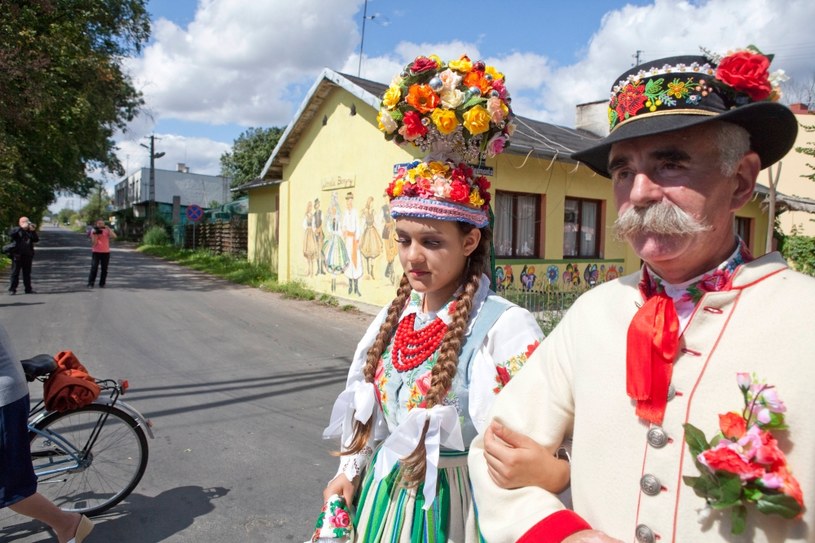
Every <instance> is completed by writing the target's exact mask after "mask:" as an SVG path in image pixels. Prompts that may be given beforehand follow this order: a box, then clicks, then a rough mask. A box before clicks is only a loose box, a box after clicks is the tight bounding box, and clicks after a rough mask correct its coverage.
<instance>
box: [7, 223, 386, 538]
mask: <svg viewBox="0 0 815 543" xmlns="http://www.w3.org/2000/svg"><path fill="white" fill-rule="evenodd" d="M89 266H90V248H89V243H88V241H87V239H86V238H85V237H84V236H82V235H81V234H76V233H73V232H69V231H67V230H61V229H58V228H49V227H44V229H43V231H42V232H41V243H40V245H39V248H38V249H37V253H36V256H35V260H34V272H33V284H34V289H35V290H36V291H37V293H36V294H17V295H16V296H8V295H6V294H5V290H6V288H7V287H6V285H7V274H8V272H7V271H6V272H4V273H0V281H6V282H4V283H3V289H2V294H0V322H2V324H3V325H4V326H5V327H6V329H7V330H8V332H9V334H10V336H11V338H12V341H13V344H14V346H15V349H16V350H17V352H18V355H19V356H20V357H21V358H27V357H29V356H33V355H34V354H38V353H50V354H54V353H57V352H59V351H63V350H72V351H74V353H75V354H76V355H77V356H78V358H79V359H80V360H81V361H82V362H83V363H84V364H85V365H86V366H87V367H88V369H89V371H90V372H91V373H92V374H93V375H95V376H98V377H112V378H120V379H128V380H129V381H130V385H131V389H130V391H129V392H128V394H127V395H126V396H125V398H124V399H125V400H126V401H127V402H128V403H130V404H131V405H133V406H134V407H136V408H137V409H138V410H139V411H141V412H142V413H143V414H144V415H145V416H146V417H148V418H150V419H151V420H152V421H153V424H154V431H155V434H156V438H155V439H153V440H151V441H150V444H149V445H150V461H149V464H148V466H147V472H146V474H145V476H144V478H143V479H142V481H141V483H140V484H139V486H138V487H137V489H136V491H135V492H134V493H133V494H132V495H131V496H130V497H129V498H127V499H126V501H125V502H123V503H122V504H120V505H118V506H117V507H115V508H114V509H113V510H112V511H111V512H110V513H109V514H107V515H104V516H102V517H97V525H96V529H95V530H94V532H93V533H92V534H91V536H90V537H88V539H87V540H86V541H87V542H88V543H99V542H112V541H115V542H116V543H137V542H138V543H152V542H158V541H170V542H221V541H223V542H230V543H231V542H255V541H257V542H278V541H279V542H289V541H295V542H302V541H306V540H307V539H308V538H309V537H310V536H311V531H312V530H313V525H314V521H315V519H316V516H317V514H318V513H319V509H320V506H321V501H322V500H321V492H322V488H323V487H324V485H325V483H326V482H327V481H328V480H329V479H330V478H331V477H333V475H334V472H335V470H336V465H337V464H336V460H335V459H334V458H333V457H331V456H330V454H329V452H330V451H331V450H333V449H334V448H335V447H336V443H333V442H326V441H323V440H322V439H321V432H322V429H323V428H324V426H325V425H326V423H327V421H328V416H329V414H330V411H331V405H332V403H333V400H334V398H335V397H336V395H337V394H338V393H339V392H340V391H341V390H342V388H343V384H344V381H345V377H346V373H347V369H348V365H349V363H350V359H351V357H352V355H353V351H354V347H355V345H356V342H357V341H358V339H359V338H360V337H361V336H362V334H363V332H364V330H365V327H366V326H367V324H368V323H369V322H370V321H371V320H372V318H373V316H372V315H371V314H369V313H365V312H343V311H340V310H337V309H333V308H328V307H324V306H320V305H318V304H315V303H312V302H300V301H291V300H285V299H283V298H281V297H280V296H278V295H275V294H270V293H264V292H261V291H259V290H257V289H252V288H247V287H242V286H236V285H232V284H229V283H227V282H224V281H221V280H218V279H214V278H211V277H208V276H205V275H203V274H200V273H197V272H194V271H190V270H188V269H186V268H182V267H179V266H176V265H173V264H168V263H166V262H164V261H161V260H158V259H154V258H151V257H148V256H145V255H142V254H141V253H138V252H136V251H134V250H132V249H130V248H126V247H123V246H121V245H118V244H117V245H114V249H113V251H112V256H111V265H110V272H109V275H108V281H107V288H105V289H99V288H96V289H93V290H89V289H87V288H86V287H85V285H86V283H87V273H88V269H89ZM18 292H22V289H20V290H19V291H18ZM40 388H41V387H40V386H39V384H38V383H35V384H34V385H32V390H31V392H32V397H37V396H39V395H40V394H41V391H40ZM0 541H2V542H7V541H15V542H21V543H35V542H37V543H39V542H46V541H49V542H50V541H54V540H53V539H52V537H51V534H50V532H48V531H47V530H45V529H43V528H42V525H40V524H39V523H36V522H32V521H30V520H28V519H26V518H24V517H20V516H14V515H10V514H9V512H8V510H0Z"/></svg>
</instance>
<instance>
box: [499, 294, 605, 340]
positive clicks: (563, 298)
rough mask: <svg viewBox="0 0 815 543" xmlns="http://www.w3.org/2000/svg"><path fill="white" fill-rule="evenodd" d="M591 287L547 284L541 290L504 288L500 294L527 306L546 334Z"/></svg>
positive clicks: (524, 306)
mask: <svg viewBox="0 0 815 543" xmlns="http://www.w3.org/2000/svg"><path fill="white" fill-rule="evenodd" d="M589 288H590V287H576V288H569V289H562V290H561V289H559V288H555V287H553V286H551V285H550V286H547V287H546V288H544V289H540V290H525V289H514V288H508V289H502V290H499V292H498V293H499V294H500V295H501V296H503V297H504V298H506V299H507V300H509V301H511V302H513V303H515V304H518V305H519V306H521V307H523V308H526V309H527V310H529V312H530V313H532V314H533V315H534V316H535V319H537V321H538V324H540V327H541V329H542V330H543V333H544V334H548V333H549V332H551V331H552V329H553V328H554V327H555V325H557V323H558V322H560V319H561V318H563V315H564V314H565V313H566V310H568V309H569V308H570V307H571V306H572V304H573V303H574V301H575V300H576V299H577V297H578V296H580V295H581V294H583V293H584V292H586V291H587V290H588V289H589Z"/></svg>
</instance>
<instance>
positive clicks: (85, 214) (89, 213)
mask: <svg viewBox="0 0 815 543" xmlns="http://www.w3.org/2000/svg"><path fill="white" fill-rule="evenodd" d="M109 204H110V196H108V193H107V191H106V190H105V189H104V187H102V185H98V186H97V188H96V190H94V191H93V192H92V193H91V194H90V196H89V197H88V203H87V204H85V206H83V207H82V209H81V210H79V217H80V218H81V220H82V221H84V222H85V223H86V224H91V223H95V222H96V221H97V219H104V220H105V221H107V218H108V215H110V212H109V211H108V205H109Z"/></svg>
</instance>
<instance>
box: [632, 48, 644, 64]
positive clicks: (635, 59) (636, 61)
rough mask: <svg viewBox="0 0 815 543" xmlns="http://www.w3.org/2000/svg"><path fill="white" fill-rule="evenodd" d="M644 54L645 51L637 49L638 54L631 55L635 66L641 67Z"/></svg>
mask: <svg viewBox="0 0 815 543" xmlns="http://www.w3.org/2000/svg"><path fill="white" fill-rule="evenodd" d="M644 52H645V51H641V50H639V49H637V52H636V53H634V54H633V55H631V58H633V59H634V66H639V65H640V55H642V54H643V53H644Z"/></svg>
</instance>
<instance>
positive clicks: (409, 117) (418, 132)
mask: <svg viewBox="0 0 815 543" xmlns="http://www.w3.org/2000/svg"><path fill="white" fill-rule="evenodd" d="M402 122H403V123H404V126H403V128H404V129H405V134H404V136H405V139H411V138H414V137H418V136H424V135H425V134H427V127H426V126H425V125H424V124H422V116H421V115H419V114H418V113H416V112H415V111H408V112H407V113H405V116H404V117H403V119H402Z"/></svg>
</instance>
